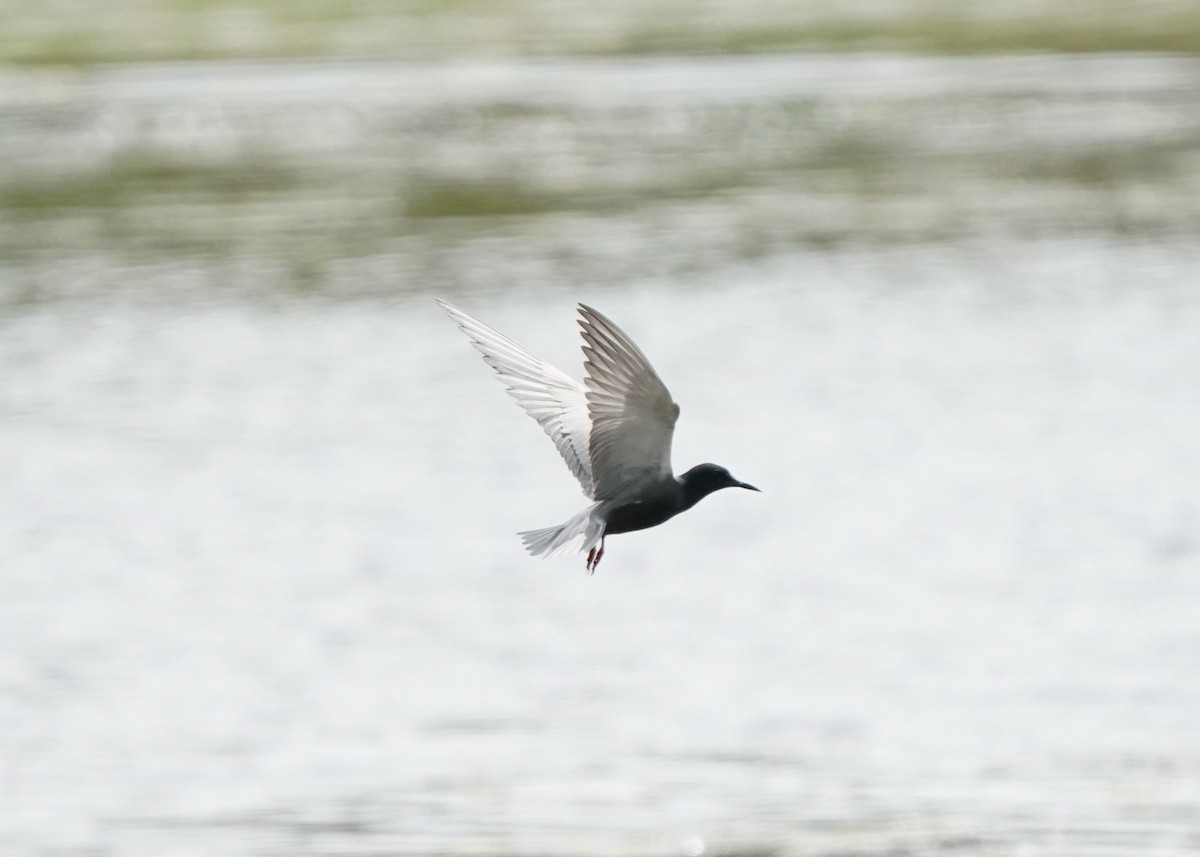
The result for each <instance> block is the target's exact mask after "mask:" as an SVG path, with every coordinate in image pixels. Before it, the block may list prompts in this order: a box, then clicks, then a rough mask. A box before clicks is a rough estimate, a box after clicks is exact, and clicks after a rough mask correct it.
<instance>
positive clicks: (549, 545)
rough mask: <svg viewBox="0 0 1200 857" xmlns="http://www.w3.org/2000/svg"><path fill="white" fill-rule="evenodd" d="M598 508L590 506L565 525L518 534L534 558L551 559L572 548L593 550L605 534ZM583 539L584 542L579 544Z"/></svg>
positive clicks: (602, 519)
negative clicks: (550, 557)
mask: <svg viewBox="0 0 1200 857" xmlns="http://www.w3.org/2000/svg"><path fill="white" fill-rule="evenodd" d="M598 506H599V504H597V505H596V506H589V507H588V508H586V509H584V510H583V511H582V512H580V513H579V514H578V515H576V516H575V517H573V518H571V520H569V521H567V522H566V523H565V524H560V525H559V526H557V527H546V528H545V529H542V530H526V531H525V532H523V533H517V535H519V536H520V537H521V541H523V542H524V543H525V549H526V550H527V551H529V552H530V553H531V554H533V555H534V556H540V557H549V556H555V555H557V554H560V553H564V552H566V551H568V550H570V549H572V548H575V549H577V550H581V551H585V550H591V549H592V548H593V547H595V546H596V545H597V544H598V543H599V542H600V536H602V535H603V534H604V518H603V516H602V515H601V514H600V513H599V511H598ZM581 537H582V539H583V542H582V543H581V544H579V539H580V538H581Z"/></svg>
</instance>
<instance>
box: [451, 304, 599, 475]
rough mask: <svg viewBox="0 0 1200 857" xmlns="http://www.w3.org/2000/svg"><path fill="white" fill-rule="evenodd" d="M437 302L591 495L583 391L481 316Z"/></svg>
mask: <svg viewBox="0 0 1200 857" xmlns="http://www.w3.org/2000/svg"><path fill="white" fill-rule="evenodd" d="M437 302H438V303H439V304H441V307H442V309H444V310H445V311H446V312H447V313H448V314H449V316H450V317H451V318H452V319H454V321H455V323H457V324H458V326H459V327H460V328H461V329H462V332H463V333H465V334H466V335H467V338H468V339H470V340H471V344H472V345H474V346H475V349H476V350H477V351H479V353H480V354H482V355H483V360H484V362H485V363H487V364H488V365H489V366H491V367H492V368H493V369H495V370H496V374H497V375H498V376H499V377H500V380H501V381H502V382H503V383H504V385H505V387H506V388H507V389H508V393H509V395H511V396H512V397H513V398H514V399H516V400H517V404H518V405H520V406H521V407H522V408H524V409H525V412H526V413H527V414H529V416H531V417H533V418H534V419H535V420H537V421H538V425H540V426H541V427H542V430H543V431H545V432H546V434H548V435H549V436H550V439H551V440H552V441H554V445H555V446H556V447H558V453H559V455H561V456H562V457H563V461H565V462H566V463H567V467H569V468H570V469H571V473H573V474H574V475H575V478H576V479H578V480H579V484H580V485H582V486H583V492H584V493H585V494H587V495H588V496H589V497H593V498H594V497H595V494H594V486H593V479H592V463H591V457H590V453H589V449H588V435H589V432H590V430H591V417H590V416H589V415H588V401H587V396H588V393H587V391H586V390H584V388H583V387H582V386H581V385H580V384H579V383H578V382H577V381H574V380H572V379H571V378H569V377H568V376H567V375H566V374H564V373H563V372H560V371H559V370H558V369H555V368H554V367H553V366H551V365H550V364H549V363H546V362H544V361H542V360H540V359H538V358H537V357H535V356H533V355H532V354H530V353H529V352H528V351H526V350H525V349H524V348H522V347H521V346H520V345H517V343H515V342H513V341H512V340H511V339H509V338H508V337H507V336H504V335H503V334H502V333H499V332H498V331H495V330H493V329H492V328H490V327H488V326H487V325H486V324H484V323H483V322H482V321H479V320H478V319H474V318H471V316H469V315H467V314H466V313H465V312H463V311H462V310H460V309H459V308H458V307H455V306H452V305H450V304H448V303H446V302H445V301H444V300H441V299H440V298H438V299H437Z"/></svg>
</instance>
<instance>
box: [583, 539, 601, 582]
mask: <svg viewBox="0 0 1200 857" xmlns="http://www.w3.org/2000/svg"><path fill="white" fill-rule="evenodd" d="M603 556H604V539H600V547H599V549H597V548H592V549H591V550H590V551H588V558H587V571H588V574H595V573H596V566H598V565H599V564H600V558H601V557H603Z"/></svg>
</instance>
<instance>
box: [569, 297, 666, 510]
mask: <svg viewBox="0 0 1200 857" xmlns="http://www.w3.org/2000/svg"><path fill="white" fill-rule="evenodd" d="M579 316H580V318H579V326H580V327H581V328H582V329H583V339H584V342H585V343H586V344H585V345H584V348H583V353H584V364H583V365H584V369H585V371H586V373H587V375H586V377H585V378H584V384H585V385H586V386H587V406H588V413H589V414H590V416H591V423H592V431H591V441H590V443H589V445H588V451H589V453H590V455H591V458H590V460H591V470H592V484H593V485H594V486H595V493H594V494H593V495H592V496H593V497H594V498H595V499H597V500H608V499H612V498H614V497H617V496H620V495H621V494H622V493H624V492H625V491H627V490H634V489H633V486H636V485H637V484H639V483H641V482H643V481H647V480H648V481H656V480H660V479H667V478H670V477H671V438H672V437H673V436H674V433H675V421H676V420H678V419H679V405H677V404H675V402H674V401H672V399H671V394H670V392H668V390H667V388H666V386H665V385H664V384H663V382H662V380H661V379H660V378H659V377H658V374H657V373H656V372H655V371H654V367H653V366H651V365H650V361H649V360H647V359H646V355H645V354H643V353H642V351H641V349H640V348H638V347H637V345H635V344H634V342H633V340H632V339H630V338H629V337H628V336H626V335H625V333H624V332H623V331H622V330H621V328H619V327H617V326H616V325H615V324H613V323H612V321H610V320H609V319H608V318H606V317H605V316H604V315H602V314H601V313H599V312H597V311H596V310H594V309H592V308H591V307H589V306H586V305H584V304H580V305H579Z"/></svg>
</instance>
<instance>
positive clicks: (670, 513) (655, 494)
mask: <svg viewBox="0 0 1200 857" xmlns="http://www.w3.org/2000/svg"><path fill="white" fill-rule="evenodd" d="M722 488H747V489H749V490H751V491H757V490H758V489H757V488H755V487H754V486H753V485H748V484H746V483H745V482H739V481H738V480H737V479H734V478H733V475H732V474H731V473H730V472H729V471H728V470H726V469H725V468H724V467H721V466H719V465H717V464H697V465H696V466H695V467H693V468H692V469H691V470H689V471H688V472H687V473H685V474H683V475H682V476H675V477H672V478H671V479H668V480H664V481H663V482H661V483H659V484H658V485H656V486H655V487H654V488H652V489H650V490H647V491H643V492H642V496H641V497H639V498H638V499H637V500H635V501H633V502H630V503H624V504H622V505H620V506H617V507H615V508H613V509H612V511H610V512H609V513H608V516H607V517H606V519H605V525H604V535H606V536H612V535H616V534H618V533H631V532H633V531H634V530H644V529H646V528H647V527H656V526H658V525H659V524H661V523H663V522H664V521H669V520H670V519H671V518H674V517H675V516H676V515H678V514H679V513H680V512H685V511H687V510H688V509H690V508H692V507H693V506H695V505H696V504H697V503H699V502H700V501H701V500H702V499H704V498H705V497H707V496H708V495H709V494H711V493H712V492H714V491H719V490H720V489H722Z"/></svg>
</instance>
